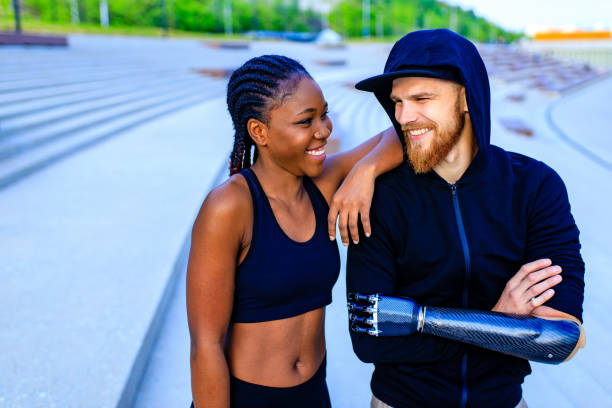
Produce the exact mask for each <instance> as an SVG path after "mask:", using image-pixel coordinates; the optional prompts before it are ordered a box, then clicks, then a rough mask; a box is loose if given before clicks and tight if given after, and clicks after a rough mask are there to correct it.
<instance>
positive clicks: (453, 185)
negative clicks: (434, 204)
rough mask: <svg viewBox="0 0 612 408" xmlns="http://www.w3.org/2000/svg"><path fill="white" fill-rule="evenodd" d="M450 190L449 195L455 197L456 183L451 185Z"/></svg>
mask: <svg viewBox="0 0 612 408" xmlns="http://www.w3.org/2000/svg"><path fill="white" fill-rule="evenodd" d="M450 188H451V193H452V194H453V196H455V195H457V183H455V184H451V185H450Z"/></svg>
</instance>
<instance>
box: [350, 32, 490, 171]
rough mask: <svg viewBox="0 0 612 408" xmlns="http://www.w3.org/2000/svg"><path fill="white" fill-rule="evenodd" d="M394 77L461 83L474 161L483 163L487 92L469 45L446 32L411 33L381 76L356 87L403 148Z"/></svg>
mask: <svg viewBox="0 0 612 408" xmlns="http://www.w3.org/2000/svg"><path fill="white" fill-rule="evenodd" d="M419 69H421V70H422V75H419V74H418V70H419ZM410 71H414V72H415V73H410ZM403 72H406V74H405V75H402V73H403ZM438 73H441V74H438ZM443 75H446V76H448V77H445V76H443ZM398 76H427V77H436V78H444V79H449V80H454V81H457V82H459V83H461V84H462V85H463V86H464V87H465V93H466V99H467V104H468V109H469V111H470V119H471V122H472V129H473V131H474V134H475V136H476V140H477V142H478V148H479V152H478V155H477V157H476V158H475V161H478V162H486V160H487V156H488V150H489V144H490V139H491V91H490V89H489V77H488V75H487V70H486V68H485V65H484V62H483V61H482V58H481V57H480V54H479V53H478V50H477V49H476V47H475V46H474V44H473V43H472V42H470V41H469V40H467V39H465V38H463V37H462V36H460V35H458V34H455V33H454V32H452V31H450V30H446V29H438V30H422V31H414V32H412V33H409V34H407V35H405V36H404V37H402V39H400V40H399V41H397V42H396V43H395V45H394V46H393V48H392V49H391V52H390V53H389V58H388V59H387V63H386V65H385V71H384V73H383V74H382V75H377V76H376V77H372V78H368V79H366V80H363V81H361V82H359V83H358V84H357V85H356V88H357V89H361V90H367V91H372V92H374V94H375V95H376V98H378V101H379V102H380V103H381V105H382V106H383V108H384V109H385V111H386V112H387V114H388V115H389V118H390V119H391V122H392V123H393V126H395V129H396V130H397V134H398V135H400V140H401V141H402V144H403V143H404V138H403V137H401V135H402V128H401V126H400V124H399V123H398V122H397V120H395V106H394V103H393V101H391V99H390V94H391V86H392V83H393V79H394V78H397V77H398Z"/></svg>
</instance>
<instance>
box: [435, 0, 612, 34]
mask: <svg viewBox="0 0 612 408" xmlns="http://www.w3.org/2000/svg"><path fill="white" fill-rule="evenodd" d="M445 2H446V3H448V4H452V5H458V6H461V7H462V8H464V9H470V8H471V9H472V10H474V12H475V13H476V14H477V15H479V16H482V17H485V18H487V19H488V20H490V21H492V22H494V23H496V24H498V25H499V26H501V27H503V28H506V29H510V30H517V31H525V32H527V33H528V34H532V33H533V32H534V31H541V30H546V29H552V28H556V29H569V30H571V29H607V30H610V29H612V0H535V1H534V0H446V1H445ZM578 5H579V6H578Z"/></svg>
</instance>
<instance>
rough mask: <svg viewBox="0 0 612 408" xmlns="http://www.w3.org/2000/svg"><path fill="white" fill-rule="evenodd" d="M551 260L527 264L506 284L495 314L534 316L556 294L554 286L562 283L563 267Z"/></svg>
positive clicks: (540, 260) (494, 308)
mask: <svg viewBox="0 0 612 408" xmlns="http://www.w3.org/2000/svg"><path fill="white" fill-rule="evenodd" d="M551 264H552V261H551V260H550V259H538V260H537V261H533V262H530V263H528V264H525V265H523V266H522V267H521V269H519V271H518V272H517V273H516V275H514V276H513V277H512V278H511V279H510V280H509V281H508V283H507V284H506V287H505V288H504V291H503V292H502V294H501V297H500V298H499V300H498V301H497V304H496V305H495V306H494V307H493V309H492V310H493V311H494V312H502V313H514V314H520V315H528V314H532V313H533V312H534V310H535V309H537V308H539V307H540V306H542V305H543V304H544V303H546V301H548V300H549V299H550V298H552V297H553V295H554V294H555V291H554V289H552V287H553V286H555V285H557V284H558V283H559V282H561V279H562V278H561V275H560V273H561V267H560V266H557V265H553V266H551Z"/></svg>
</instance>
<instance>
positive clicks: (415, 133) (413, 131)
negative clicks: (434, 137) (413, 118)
mask: <svg viewBox="0 0 612 408" xmlns="http://www.w3.org/2000/svg"><path fill="white" fill-rule="evenodd" d="M429 130H430V129H429V128H424V129H415V130H411V131H409V133H410V136H418V135H422V134H423V133H427V132H429Z"/></svg>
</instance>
